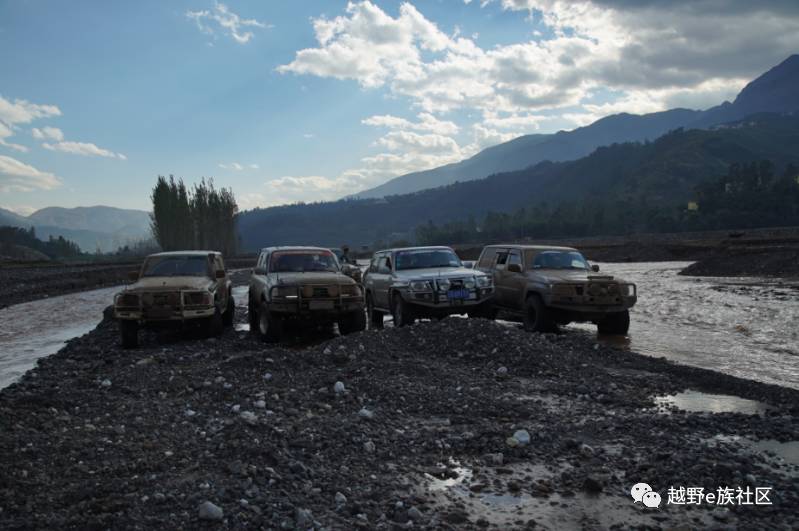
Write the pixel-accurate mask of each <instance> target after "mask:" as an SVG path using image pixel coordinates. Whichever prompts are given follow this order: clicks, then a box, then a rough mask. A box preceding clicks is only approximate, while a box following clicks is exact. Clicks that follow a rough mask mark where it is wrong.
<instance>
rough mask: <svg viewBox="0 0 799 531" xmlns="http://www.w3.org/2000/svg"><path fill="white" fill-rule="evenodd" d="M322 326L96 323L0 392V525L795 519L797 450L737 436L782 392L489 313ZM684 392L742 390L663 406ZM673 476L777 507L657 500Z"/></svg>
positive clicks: (767, 522)
mask: <svg viewBox="0 0 799 531" xmlns="http://www.w3.org/2000/svg"><path fill="white" fill-rule="evenodd" d="M245 317H246V316H244V315H241V314H240V315H239V316H238V321H239V322H240V323H243V322H244V320H245ZM323 337H324V335H323ZM327 337H328V339H326V340H323V341H322V342H321V343H320V344H315V345H311V346H307V347H301V348H297V347H295V348H289V347H288V346H286V345H278V346H268V345H264V344H262V343H260V342H258V341H257V340H256V339H255V338H253V337H252V335H250V334H249V333H248V332H246V331H235V330H228V331H226V332H225V334H224V336H223V337H221V338H219V339H213V340H201V339H192V338H191V337H188V338H186V337H184V336H182V335H180V334H169V333H167V334H161V335H155V334H147V335H146V336H145V337H144V338H143V345H142V348H140V349H137V350H133V351H124V350H121V349H120V348H119V346H118V337H117V331H116V325H115V323H114V322H113V321H111V320H104V321H103V322H102V323H101V324H100V325H99V326H98V327H97V329H96V330H94V331H93V332H91V333H89V334H87V335H85V336H83V337H81V338H77V339H75V340H73V341H70V342H69V344H68V345H67V346H66V347H65V348H64V349H62V350H61V351H60V352H58V353H57V354H55V355H53V356H50V357H48V358H45V359H42V360H40V362H39V367H38V368H37V369H36V370H34V371H31V372H29V373H28V374H26V375H25V376H24V377H23V378H22V380H21V381H20V382H18V383H16V384H13V385H11V386H10V387H8V388H6V389H4V390H2V391H0V428H1V429H0V478H2V479H0V500H2V501H0V527H3V528H10V529H14V528H30V527H39V528H42V527H49V528H78V527H79V528H95V527H102V528H107V527H113V528H134V527H171V528H176V527H183V528H186V527H188V528H204V527H210V526H214V527H217V526H218V525H219V523H218V522H214V521H213V519H215V518H220V519H221V521H222V522H223V525H224V526H225V527H227V528H235V529H240V528H245V527H257V526H262V527H267V528H279V527H287V528H294V527H298V528H308V527H312V526H314V525H316V524H318V525H319V526H324V527H326V528H333V529H352V528H387V529H388V528H396V527H398V526H406V524H407V522H408V521H411V522H413V523H414V526H415V527H422V528H449V529H470V528H484V527H490V526H494V527H497V528H522V527H525V526H528V525H532V524H531V522H530V520H533V521H535V523H536V524H538V525H540V526H544V527H545V528H552V529H556V528H563V527H583V528H605V527H610V526H611V525H613V524H618V525H620V526H622V527H625V528H626V527H630V526H648V527H651V528H668V527H674V526H677V525H685V526H688V527H697V526H700V527H705V526H709V525H714V524H716V525H720V526H723V527H736V526H741V527H758V528H786V529H788V528H792V527H796V526H797V525H799V519H797V515H796V512H795V508H796V507H797V506H799V486H797V485H798V484H797V482H796V477H797V476H796V474H797V470H796V468H791V467H790V466H788V465H786V464H785V463H783V462H779V461H778V460H777V459H776V458H773V457H768V456H767V455H764V454H762V453H759V452H753V451H752V450H751V448H752V447H751V445H748V443H747V442H746V441H750V440H751V441H781V442H783V443H784V442H788V441H796V440H799V422H797V416H799V405H798V404H799V400H798V399H799V392H797V391H794V390H790V389H785V388H781V387H776V386H770V385H765V384H759V383H755V382H750V381H746V380H741V379H737V378H733V377H730V376H725V375H722V374H718V373H715V372H711V371H706V370H702V369H695V368H689V367H684V366H679V365H674V364H671V363H668V362H666V361H664V360H661V359H654V358H649V357H644V356H638V355H636V354H632V353H628V352H623V351H619V350H615V349H613V348H609V347H606V346H604V345H598V344H596V342H595V341H594V340H592V339H590V338H588V337H585V336H584V335H582V334H576V333H568V332H567V333H564V334H561V335H531V334H527V333H525V332H524V331H522V330H520V329H518V328H517V327H512V326H507V325H502V324H500V323H494V322H489V321H484V320H465V319H456V318H450V319H445V320H443V321H441V322H435V323H433V322H425V323H419V324H417V325H415V326H412V327H409V328H403V329H393V328H387V329H385V330H382V331H367V332H364V333H361V334H355V335H352V336H348V337H343V338H342V337H334V336H333V335H332V334H329V335H328V336H327ZM337 382H341V385H339V384H337ZM342 387H343V388H342ZM686 389H692V390H699V391H704V392H706V393H719V394H724V395H735V396H737V397H741V398H743V399H747V400H752V401H757V402H747V401H746V400H743V401H741V400H738V401H733V402H732V403H733V404H737V405H735V407H734V408H733V410H737V412H735V411H732V412H726V413H717V414H713V415H710V414H703V413H698V412H689V413H686V412H680V411H676V410H664V409H662V408H661V409H658V407H657V405H658V404H663V403H665V402H663V401H662V400H660V399H658V397H664V396H667V395H672V394H675V393H680V392H681V391H684V390H686ZM719 400H720V399H718V398H717V399H716V402H713V401H712V400H711V401H710V402H711V403H715V404H716V405H717V406H718V403H719ZM676 403H679V400H678V401H677V402H676ZM706 405H707V404H706ZM520 430H525V431H526V432H527V434H528V435H529V438H530V441H529V443H528V444H524V443H525V442H526V441H525V438H524V437H523V436H522V435H523V434H519V438H520V439H513V438H512V436H513V434H514V433H516V432H519V431H520ZM736 438H739V439H736ZM773 445H774V448H777V449H779V448H780V445H779V444H778V443H773ZM639 482H647V483H649V484H651V485H652V486H653V487H654V488H655V490H658V491H659V492H660V493H661V495H662V496H663V503H664V505H663V506H661V510H653V509H645V508H643V507H642V506H641V504H640V503H639V504H633V503H632V499H631V498H630V496H629V489H630V488H631V486H632V485H633V484H635V483H639ZM670 486H675V487H678V486H685V487H704V488H705V489H706V492H708V491H710V490H713V491H715V490H716V489H717V488H718V487H725V486H730V487H733V488H734V487H736V486H741V487H746V486H749V487H751V488H752V489H753V490H754V488H755V487H770V488H771V489H772V490H771V491H770V492H771V493H772V495H771V500H772V502H773V505H757V506H754V505H753V506H735V505H732V506H730V505H727V506H717V505H714V504H705V505H699V506H682V505H666V503H665V502H666V489H667V488H668V487H670ZM206 502H210V503H211V504H213V505H209V504H208V503H206ZM201 516H202V517H205V518H211V519H212V520H211V521H206V520H201Z"/></svg>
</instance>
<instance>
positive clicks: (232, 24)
mask: <svg viewBox="0 0 799 531" xmlns="http://www.w3.org/2000/svg"><path fill="white" fill-rule="evenodd" d="M186 17H188V18H189V19H190V20H194V22H196V23H197V27H198V28H199V29H200V31H202V32H203V33H206V34H208V35H212V36H216V31H217V30H221V31H223V32H225V33H227V34H228V35H229V36H230V37H232V38H233V40H235V41H236V42H238V43H239V44H246V43H248V42H249V41H250V39H252V37H253V33H252V31H249V30H247V28H259V29H265V28H268V27H269V25H267V24H265V23H263V22H260V21H258V20H255V19H251V18H250V19H246V18H241V17H240V16H239V15H237V14H236V13H234V12H233V11H231V10H230V8H228V6H227V5H225V4H222V3H218V2H217V3H216V4H215V5H214V8H213V9H212V10H207V9H204V10H201V11H187V12H186Z"/></svg>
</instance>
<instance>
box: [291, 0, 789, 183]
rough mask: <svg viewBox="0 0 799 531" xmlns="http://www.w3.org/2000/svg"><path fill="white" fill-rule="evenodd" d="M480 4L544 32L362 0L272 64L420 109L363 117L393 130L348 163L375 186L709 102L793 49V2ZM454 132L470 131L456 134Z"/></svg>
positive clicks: (504, 0)
mask: <svg viewBox="0 0 799 531" xmlns="http://www.w3.org/2000/svg"><path fill="white" fill-rule="evenodd" d="M466 3H469V2H466ZM488 4H493V5H495V6H498V8H501V9H505V10H518V11H522V12H524V13H525V14H526V16H527V17H528V19H529V20H530V21H531V24H543V26H546V29H547V30H548V31H540V30H539V28H536V29H535V31H531V37H530V38H529V39H525V40H523V41H521V42H516V43H510V44H501V45H496V46H493V47H488V46H481V45H479V44H478V42H477V37H476V36H473V37H471V38H469V37H466V36H464V35H462V34H461V32H460V31H457V30H456V31H455V32H454V33H453V34H451V35H448V34H447V33H445V32H444V31H442V30H441V29H440V28H439V27H438V26H437V25H436V24H435V23H434V22H433V21H431V20H429V19H427V18H425V17H424V15H422V14H421V13H420V12H419V11H418V10H417V9H416V8H415V7H414V6H413V5H411V4H410V3H403V4H401V5H400V7H399V9H398V11H397V12H396V14H392V13H389V12H387V11H384V10H383V9H382V8H381V7H379V6H377V5H375V4H374V3H372V2H370V1H362V2H350V3H349V4H348V5H347V8H346V12H345V13H344V14H342V15H341V16H336V17H334V18H325V17H319V18H315V19H312V24H313V29H314V33H315V37H316V41H317V42H316V45H315V46H313V47H309V48H305V49H302V50H298V51H297V52H296V54H295V56H294V58H293V60H292V61H291V62H289V63H287V64H284V65H282V66H279V67H278V68H277V71H278V72H281V73H284V74H295V75H313V76H318V77H327V78H336V79H341V80H353V81H355V82H357V83H358V84H359V85H360V86H361V87H362V88H364V89H376V88H380V89H383V90H385V91H386V92H387V93H388V95H389V96H392V97H395V98H407V99H408V101H409V102H410V105H411V108H413V109H415V112H416V113H418V114H417V118H416V120H410V119H407V118H402V117H399V116H395V115H375V116H371V117H368V118H366V119H364V120H363V123H364V124H366V125H370V126H374V127H380V128H385V129H388V133H384V134H383V135H382V136H381V137H379V138H378V139H377V140H376V141H375V142H374V145H375V146H377V147H380V148H384V152H383V153H378V154H375V155H373V156H369V157H365V158H364V159H362V160H361V164H360V165H359V167H357V168H355V169H352V170H350V171H349V174H348V175H350V176H351V175H356V176H358V178H359V179H360V180H362V181H363V182H369V183H370V184H371V183H377V182H380V181H381V180H385V179H387V178H390V177H393V176H396V175H399V174H402V173H406V172H408V171H416V170H419V169H425V168H428V167H432V165H437V164H438V163H439V162H442V161H444V162H443V163H446V162H452V161H454V160H461V159H462V158H466V157H468V156H470V155H471V154H473V153H475V152H476V151H478V150H479V149H481V148H483V147H486V146H489V145H492V144H494V143H498V142H503V141H506V140H509V139H511V138H514V137H516V136H520V135H521V134H525V133H530V132H534V131H538V130H541V131H546V132H552V131H554V130H555V128H556V127H557V128H562V127H569V126H572V127H576V126H582V125H587V124H588V123H591V122H593V121H595V120H596V119H599V118H602V117H604V116H607V115H609V114H613V113H617V112H632V113H645V112H653V111H660V110H665V109H667V108H671V107H675V106H680V107H688V108H706V107H709V106H712V105H715V104H717V103H720V102H721V101H722V100H724V99H730V98H732V97H733V96H734V95H735V94H736V93H737V91H738V90H740V88H742V86H743V85H744V83H745V80H747V79H752V78H753V77H754V76H755V75H757V74H759V73H761V72H762V71H763V70H764V69H765V68H766V67H768V66H771V65H774V64H776V63H778V62H779V61H781V60H782V59H784V58H785V57H787V56H788V55H790V54H791V53H795V52H796V50H797V49H799V3H797V2H795V1H793V2H787V1H786V2H772V3H757V2H748V1H746V0H731V1H730V2H723V1H721V0H702V1H696V2H682V1H681V2H666V1H664V2H630V1H623V2H617V1H611V0H574V1H571V0H570V1H565V0H493V1H492V0H482V1H481V2H480V6H481V7H485V6H487V5H488ZM475 9H478V8H477V7H475ZM540 29H544V28H540ZM597 94H599V96H598V97H597ZM455 110H465V111H469V112H472V113H473V115H474V116H476V118H474V119H473V120H472V123H471V124H468V125H461V126H460V127H459V126H458V125H456V124H454V123H453V122H451V121H445V120H444V119H443V118H442V117H441V115H442V114H444V113H448V112H450V111H455ZM461 130H463V131H464V133H465V134H466V135H468V136H469V137H470V138H469V139H468V140H465V141H463V140H462V136H463V133H462V134H461V137H456V135H458V134H459V131H461ZM456 138H461V143H460V144H459V142H458V141H456ZM342 178H344V177H342Z"/></svg>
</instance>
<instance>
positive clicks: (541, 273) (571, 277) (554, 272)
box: [528, 269, 624, 282]
mask: <svg viewBox="0 0 799 531" xmlns="http://www.w3.org/2000/svg"><path fill="white" fill-rule="evenodd" d="M528 275H529V276H530V277H531V278H533V279H541V280H545V281H547V282H589V281H592V280H593V281H597V282H608V281H611V280H615V281H616V282H624V281H623V280H622V279H620V278H614V277H613V275H603V274H601V273H594V272H593V271H582V270H577V269H536V270H534V271H530V272H528Z"/></svg>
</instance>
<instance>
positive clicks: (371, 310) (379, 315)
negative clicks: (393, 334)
mask: <svg viewBox="0 0 799 531" xmlns="http://www.w3.org/2000/svg"><path fill="white" fill-rule="evenodd" d="M366 314H367V315H368V316H369V327H370V328H372V329H379V328H383V312H379V311H377V310H375V303H374V300H372V294H371V293H368V294H367V295H366Z"/></svg>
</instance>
